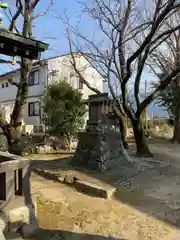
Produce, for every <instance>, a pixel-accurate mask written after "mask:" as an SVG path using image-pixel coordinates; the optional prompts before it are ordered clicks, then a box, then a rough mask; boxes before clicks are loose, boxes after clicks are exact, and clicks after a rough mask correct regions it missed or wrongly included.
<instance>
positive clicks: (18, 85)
mask: <svg viewBox="0 0 180 240" xmlns="http://www.w3.org/2000/svg"><path fill="white" fill-rule="evenodd" d="M8 82H9V83H10V84H11V85H13V86H16V87H17V88H19V87H20V84H19V83H17V82H14V81H13V80H12V79H8Z"/></svg>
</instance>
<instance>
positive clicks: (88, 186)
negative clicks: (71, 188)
mask: <svg viewBox="0 0 180 240" xmlns="http://www.w3.org/2000/svg"><path fill="white" fill-rule="evenodd" d="M75 188H76V189H77V190H78V191H80V192H83V193H86V194H88V195H91V196H95V197H100V198H105V199H109V198H110V197H112V195H113V194H114V193H115V191H116V188H113V187H112V188H111V187H105V186H100V185H96V184H92V183H89V182H85V181H80V180H77V181H75Z"/></svg>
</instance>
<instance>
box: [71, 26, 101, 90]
mask: <svg viewBox="0 0 180 240" xmlns="http://www.w3.org/2000/svg"><path fill="white" fill-rule="evenodd" d="M67 38H68V42H69V50H70V54H71V58H72V61H70V62H71V65H72V66H73V68H74V71H75V72H76V74H77V75H78V76H79V77H80V81H82V82H83V83H84V84H85V85H86V86H87V87H88V88H89V89H90V90H91V91H93V92H95V93H97V94H101V92H100V91H99V90H98V89H97V88H94V87H92V86H91V85H90V84H89V83H88V81H86V79H85V78H84V76H83V75H82V74H81V73H80V71H79V70H78V68H77V65H76V59H75V57H74V54H73V51H72V43H71V39H70V35H69V31H68V30H67Z"/></svg>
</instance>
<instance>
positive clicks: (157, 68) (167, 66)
mask: <svg viewBox="0 0 180 240" xmlns="http://www.w3.org/2000/svg"><path fill="white" fill-rule="evenodd" d="M174 20H175V21H179V20H180V19H179V14H176V15H175V19H174ZM173 25H174V21H171V22H170V23H167V27H168V28H169V29H171V28H172V26H173ZM179 38H180V29H179V30H177V31H176V32H173V34H171V36H170V37H169V38H167V39H166V40H165V42H164V46H163V48H164V49H166V51H160V50H158V49H157V50H156V52H154V53H153V55H152V56H151V58H152V62H151V63H150V64H149V67H150V68H151V69H152V70H153V72H154V73H155V75H156V76H157V77H158V79H159V82H161V81H162V79H163V76H165V75H167V74H168V72H170V71H172V70H173V69H174V68H177V67H179V66H180V42H179ZM157 84H158V83H155V86H156V85H157ZM159 102H160V104H161V105H162V106H164V107H165V108H166V109H167V110H168V112H169V114H170V116H171V117H172V118H173V120H174V134H173V139H172V140H173V141H174V142H180V74H177V75H176V77H174V79H173V81H172V82H171V83H170V84H169V85H168V87H167V88H166V89H165V90H164V91H162V92H160V95H159Z"/></svg>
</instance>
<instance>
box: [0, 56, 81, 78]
mask: <svg viewBox="0 0 180 240" xmlns="http://www.w3.org/2000/svg"><path fill="white" fill-rule="evenodd" d="M78 53H79V52H73V54H78ZM80 54H82V53H80ZM68 55H70V53H65V54H62V55H57V56H54V57H49V58H45V59H42V60H39V61H35V62H34V63H33V66H37V65H41V66H43V65H45V64H46V63H47V61H49V60H51V59H55V58H59V57H65V56H68ZM19 70H20V68H17V69H14V70H12V71H9V72H6V73H3V74H1V75H0V80H1V79H3V78H4V77H6V76H8V75H10V74H14V73H16V72H18V71H19Z"/></svg>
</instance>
